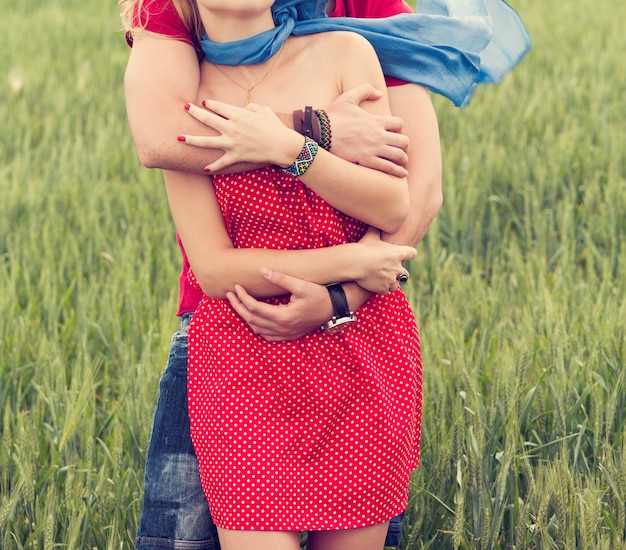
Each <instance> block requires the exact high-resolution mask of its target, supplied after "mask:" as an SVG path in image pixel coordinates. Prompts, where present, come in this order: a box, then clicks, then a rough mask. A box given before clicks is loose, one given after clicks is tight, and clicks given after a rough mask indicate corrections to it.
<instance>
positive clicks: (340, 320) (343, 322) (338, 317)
mask: <svg viewBox="0 0 626 550" xmlns="http://www.w3.org/2000/svg"><path fill="white" fill-rule="evenodd" d="M326 288H327V289H328V295H329V296H330V301H331V303H332V304H333V312H334V315H333V317H332V319H331V320H330V321H328V322H326V323H324V324H323V325H322V326H321V327H320V328H321V329H322V330H323V331H324V332H326V333H327V334H337V333H339V332H341V331H342V330H344V329H345V328H346V327H348V326H349V325H350V323H354V322H355V321H356V317H355V316H354V313H352V312H351V311H350V306H348V299H347V298H346V293H345V292H344V291H343V287H342V286H341V283H331V284H328V285H326Z"/></svg>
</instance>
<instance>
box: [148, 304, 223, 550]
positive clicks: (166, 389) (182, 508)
mask: <svg viewBox="0 0 626 550" xmlns="http://www.w3.org/2000/svg"><path fill="white" fill-rule="evenodd" d="M190 317H191V315H190V314H187V315H184V316H182V317H181V328H180V330H179V331H178V332H176V333H175V334H174V336H173V337H172V342H171V347H170V355H169V359H168V362H167V367H166V369H165V371H164V372H163V375H162V377H161V382H160V394H159V400H158V402H157V408H156V412H155V415H154V422H153V425H152V435H151V436H150V446H149V448H148V457H147V460H146V472H145V483H144V505H143V512H142V515H141V521H140V525H139V530H138V532H137V539H136V544H137V548H138V549H140V550H156V549H161V550H163V549H165V548H171V549H188V550H219V543H218V540H217V531H216V528H215V525H214V524H213V522H212V521H211V516H210V514H209V508H208V505H207V501H206V498H205V496H204V493H203V492H202V487H201V486H200V477H199V474H198V462H197V460H196V455H195V454H194V450H193V446H192V444H191V438H190V436H189V415H188V413H187V327H188V325H189V319H190Z"/></svg>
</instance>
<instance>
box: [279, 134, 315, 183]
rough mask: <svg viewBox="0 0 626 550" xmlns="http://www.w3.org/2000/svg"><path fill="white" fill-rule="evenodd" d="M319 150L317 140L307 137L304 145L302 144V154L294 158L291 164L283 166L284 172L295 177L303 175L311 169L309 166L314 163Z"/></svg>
mask: <svg viewBox="0 0 626 550" xmlns="http://www.w3.org/2000/svg"><path fill="white" fill-rule="evenodd" d="M317 150H318V145H317V142H316V141H314V140H312V139H311V138H309V137H305V138H304V145H303V146H302V150H301V151H300V154H299V155H298V156H297V158H296V160H294V162H293V164H292V165H291V166H287V167H286V168H283V172H286V173H287V174H291V175H292V176H295V177H299V176H302V175H303V174H304V173H305V172H306V171H307V170H308V169H309V166H311V164H313V160H314V159H315V155H317Z"/></svg>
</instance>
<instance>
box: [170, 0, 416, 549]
mask: <svg viewBox="0 0 626 550" xmlns="http://www.w3.org/2000/svg"><path fill="white" fill-rule="evenodd" d="M198 4H199V8H200V14H201V16H202V20H203V23H204V26H205V29H206V33H207V35H208V36H209V37H210V38H211V39H212V40H214V41H215V42H216V43H217V44H218V47H219V45H220V44H221V43H228V42H232V41H233V40H235V39H237V40H241V39H244V38H248V37H250V36H256V35H258V34H259V33H264V32H265V33H267V32H274V31H276V26H275V24H274V22H273V19H272V15H271V12H270V8H271V5H272V2H271V1H269V0H257V1H255V2H250V0H246V1H245V2H234V1H233V0H223V1H218V0H204V1H202V0H200V1H199V2H198ZM206 51H207V50H206V49H205V52H206ZM338 51H342V52H344V55H343V56H341V57H337V55H336V52H338ZM207 55H208V54H207ZM365 82H367V83H370V84H372V85H373V86H374V87H375V88H377V89H380V90H384V89H385V83H384V78H383V75H382V71H381V69H380V66H379V64H378V61H377V59H376V56H375V54H374V52H373V50H372V49H371V47H370V46H369V44H368V43H367V42H366V41H365V40H364V39H362V38H360V37H359V36H357V35H354V34H351V33H344V32H334V33H327V34H314V35H308V36H299V37H293V36H290V37H289V38H287V39H286V40H285V41H284V42H283V43H282V44H281V45H280V47H279V48H278V50H277V51H276V52H275V53H274V54H272V55H270V56H269V59H267V60H266V61H261V62H258V63H252V64H249V65H237V66H227V65H217V64H215V63H212V62H206V61H205V62H203V64H202V81H201V92H200V96H199V97H205V98H211V100H206V102H205V107H206V109H202V108H199V107H196V106H194V105H191V106H189V105H188V106H187V108H188V110H189V111H190V113H191V114H192V115H194V116H196V117H198V118H201V119H203V120H204V121H205V122H207V123H209V124H210V125H211V126H212V127H214V128H216V129H217V130H218V131H219V132H220V134H221V135H219V136H216V137H214V138H202V139H205V140H213V143H212V144H211V145H210V146H212V147H215V148H221V149H223V150H224V151H225V154H224V156H223V157H222V158H221V159H220V160H218V161H217V162H216V163H214V164H213V165H211V166H210V167H209V169H210V171H211V173H215V172H218V171H219V170H220V169H221V168H223V167H225V166H228V164H229V163H231V162H235V161H237V162H239V161H242V160H243V161H248V162H251V163H262V164H268V163H269V164H270V166H266V167H264V168H256V169H252V170H250V171H248V172H245V173H241V174H233V175H214V176H213V177H212V185H210V184H209V182H208V181H207V178H203V177H198V176H194V175H190V174H182V173H177V174H170V175H169V177H168V178H167V191H168V197H169V200H170V205H171V209H172V214H173V217H174V220H175V223H176V227H177V230H178V232H179V235H180V237H181V239H182V242H183V244H184V247H185V250H186V252H187V255H188V257H189V260H190V263H191V267H192V270H193V275H191V277H192V278H193V281H194V282H195V284H197V285H198V286H199V287H201V288H202V289H203V291H204V292H205V294H206V295H205V297H204V298H203V300H202V302H201V304H200V306H199V308H198V309H197V311H196V313H195V314H194V317H193V320H192V323H191V326H190V332H189V368H188V378H189V381H188V391H189V415H190V420H191V432H192V439H193V442H194V447H195V450H196V454H197V456H198V461H199V465H200V473H201V481H202V484H203V489H204V491H205V494H206V496H207V499H208V501H209V507H210V510H211V514H212V517H213V519H214V521H215V523H216V525H217V526H218V530H219V536H220V544H221V546H222V548H223V550H229V549H231V548H232V549H236V548H254V549H262V548H271V549H273V550H274V549H278V550H282V549H285V550H287V549H289V550H292V549H294V550H295V549H297V548H299V538H298V532H300V531H309V548H310V549H311V550H315V549H318V550H320V549H322V548H324V549H326V550H332V549H334V548H342V549H352V548H354V549H355V550H356V549H358V550H368V549H372V550H373V549H380V548H382V546H383V541H384V539H385V534H386V530H387V522H388V520H389V519H390V518H392V517H394V516H396V515H398V514H400V513H401V512H402V511H403V510H404V509H405V507H406V505H407V492H408V482H409V476H410V472H411V470H412V469H413V468H415V467H416V466H417V465H418V462H419V436H420V422H421V389H422V377H421V376H422V375H421V357H420V349H419V336H418V332H417V327H416V324H415V319H414V317H413V314H412V312H411V308H410V305H409V303H408V301H407V299H406V297H405V296H404V294H403V292H402V290H401V289H400V288H399V285H398V276H399V275H401V274H403V273H405V270H404V268H403V266H402V262H404V261H407V260H410V259H411V258H413V257H414V255H415V250H414V249H413V248H411V247H404V246H395V245H391V244H388V243H385V242H384V241H383V240H381V238H380V233H381V232H393V231H396V230H397V229H398V228H399V227H400V226H401V224H402V223H403V220H404V218H405V217H406V215H407V212H408V190H407V185H406V181H405V180H404V179H402V178H396V177H394V176H390V175H388V174H385V173H383V172H378V171H374V170H370V169H367V168H364V167H362V166H359V165H358V162H354V163H350V162H347V161H344V160H342V159H340V158H338V157H336V156H334V155H332V154H330V153H329V152H327V151H326V150H324V149H323V148H322V147H317V145H316V144H315V143H313V142H312V141H310V140H304V143H303V138H302V136H301V135H300V134H298V133H297V132H295V131H293V130H290V129H288V128H287V127H285V126H284V125H283V124H282V123H281V122H280V120H279V119H278V118H277V117H276V115H274V112H291V111H293V110H295V109H297V108H298V106H301V105H305V104H308V105H311V104H312V105H316V106H324V105H327V104H328V103H330V102H331V101H333V100H334V99H335V98H336V97H337V96H338V95H339V94H341V93H342V92H343V91H344V90H347V89H350V88H353V87H355V86H358V85H360V84H363V83H365ZM286 83H288V85H287V86H286V85H285V84H286ZM250 101H252V103H249V102H250ZM261 105H263V107H261ZM367 108H368V109H369V110H370V111H371V112H373V113H380V114H388V105H387V101H386V96H385V95H384V94H382V95H381V98H380V99H379V100H376V101H371V102H369V105H367ZM313 116H318V117H319V118H320V121H322V119H323V111H322V112H320V113H316V114H313ZM327 137H330V136H327ZM181 139H187V140H188V141H193V139H194V138H191V137H190V136H183V137H181ZM205 144H206V142H205ZM355 161H356V159H355ZM373 228H376V229H373ZM264 269H266V270H267V269H270V270H278V271H282V272H284V273H287V274H290V275H292V276H294V277H298V278H301V279H305V280H308V281H312V282H313V283H316V284H325V285H330V286H329V288H328V292H330V293H331V296H332V298H333V304H334V306H335V308H336V310H335V312H334V314H335V317H336V318H338V320H337V319H334V320H331V321H330V322H329V323H328V324H327V325H325V326H323V327H321V328H320V329H319V330H317V331H315V332H313V333H311V334H309V335H307V336H305V337H302V338H300V339H298V340H294V341H285V342H268V341H266V340H264V339H263V338H261V337H259V336H257V335H255V334H254V333H253V332H252V330H251V329H250V328H249V326H248V324H247V323H245V322H244V321H243V320H242V319H241V318H240V317H239V316H238V315H237V314H236V313H235V311H234V310H233V308H232V307H231V305H230V304H229V302H228V300H227V299H226V296H227V294H228V293H232V292H233V291H235V290H236V289H237V285H241V286H242V287H244V288H245V289H246V290H247V291H248V292H250V293H251V294H253V295H255V296H256V297H257V298H259V297H261V298H266V299H267V300H268V301H269V302H271V303H283V302H286V301H287V300H288V299H289V297H288V296H276V295H277V294H281V293H282V292H284V291H282V290H281V289H279V288H277V287H275V286H273V285H271V284H270V283H269V282H268V281H267V278H265V277H264V276H263V273H266V274H267V271H264ZM337 281H353V282H356V283H358V285H360V287H361V290H360V293H359V294H358V301H357V303H356V304H354V301H353V300H352V296H353V295H352V294H351V295H350V296H351V304H350V305H352V306H353V309H356V308H355V307H354V305H360V307H358V309H357V310H356V312H355V313H354V315H352V314H351V312H349V311H348V308H347V307H346V304H345V302H343V300H344V298H343V296H342V293H343V289H342V285H337V284H333V283H337ZM349 284H350V285H351V288H353V287H355V286H356V285H354V283H349ZM320 288H322V289H323V287H320ZM361 304H362V305H361Z"/></svg>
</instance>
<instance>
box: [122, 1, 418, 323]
mask: <svg viewBox="0 0 626 550" xmlns="http://www.w3.org/2000/svg"><path fill="white" fill-rule="evenodd" d="M412 11H413V10H411V8H410V6H409V5H408V4H407V3H406V2H404V1H403V0H337V1H336V5H335V9H334V10H333V12H332V13H331V14H330V17H344V16H349V17H370V18H380V17H389V16H391V15H397V14H399V13H412ZM133 25H135V26H142V27H144V28H145V29H146V30H147V31H150V32H153V33H155V34H160V35H163V36H168V37H170V38H174V39H176V40H181V41H182V42H186V43H187V44H190V45H191V46H194V48H196V49H197V45H195V44H194V41H193V37H192V35H191V33H190V32H189V31H188V30H187V29H186V28H185V25H184V24H183V22H182V20H181V18H180V16H179V15H178V12H177V11H176V8H175V7H174V4H173V3H172V2H171V0H146V1H145V2H144V5H143V9H142V11H141V14H135V16H134V18H133ZM126 40H127V42H128V44H129V45H130V46H132V36H131V35H130V34H127V35H126ZM385 80H386V82H387V86H398V85H401V84H404V81H402V80H398V79H397V78H393V77H385ZM178 244H179V246H180V249H181V252H182V255H183V267H182V271H181V274H180V278H179V283H180V294H179V304H178V315H182V314H184V313H192V312H194V311H195V310H196V307H197V306H198V303H199V302H200V299H201V298H202V292H201V291H200V290H198V289H197V288H195V287H193V286H192V285H191V284H189V281H188V280H187V272H188V271H189V261H188V260H187V255H186V254H185V250H184V248H183V245H182V243H181V241H180V238H178Z"/></svg>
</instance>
